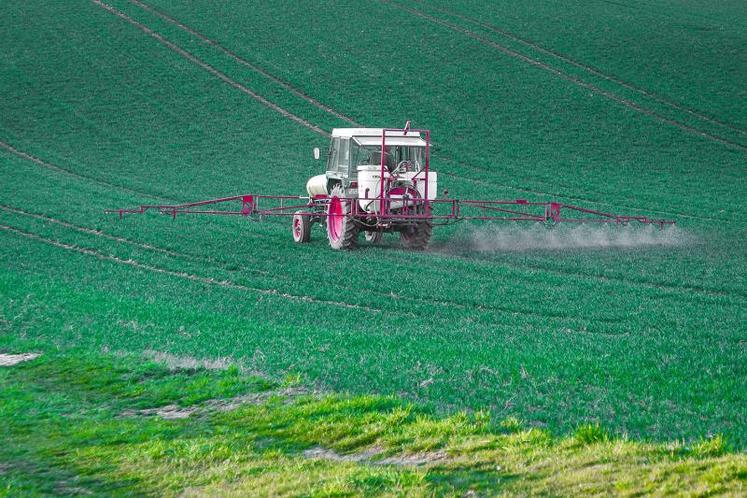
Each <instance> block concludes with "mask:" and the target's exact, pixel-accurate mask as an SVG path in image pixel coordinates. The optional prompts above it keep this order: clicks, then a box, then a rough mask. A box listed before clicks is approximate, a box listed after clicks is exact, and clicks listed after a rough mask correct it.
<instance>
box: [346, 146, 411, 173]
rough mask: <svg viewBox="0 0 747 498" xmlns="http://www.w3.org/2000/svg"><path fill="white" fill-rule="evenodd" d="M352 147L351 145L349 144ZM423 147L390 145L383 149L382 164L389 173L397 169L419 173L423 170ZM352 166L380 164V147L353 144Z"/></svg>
mask: <svg viewBox="0 0 747 498" xmlns="http://www.w3.org/2000/svg"><path fill="white" fill-rule="evenodd" d="M351 145H352V144H351ZM424 154H425V147H420V146H413V145H390V146H387V147H386V148H385V152H384V164H385V165H386V167H387V168H388V169H389V171H392V170H394V169H395V168H397V167H400V169H404V170H407V171H420V170H421V169H423V167H424V166H423V156H424ZM352 158H353V164H354V165H355V166H356V167H357V166H362V165H364V164H375V165H379V164H381V145H358V144H355V146H354V150H353V151H352Z"/></svg>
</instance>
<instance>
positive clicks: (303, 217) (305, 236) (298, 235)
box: [293, 211, 312, 244]
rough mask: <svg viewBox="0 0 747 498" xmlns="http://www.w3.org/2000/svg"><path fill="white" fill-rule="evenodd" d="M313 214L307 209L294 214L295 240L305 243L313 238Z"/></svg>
mask: <svg viewBox="0 0 747 498" xmlns="http://www.w3.org/2000/svg"><path fill="white" fill-rule="evenodd" d="M311 225H312V221H311V215H310V214H309V213H307V212H306V211H296V213H295V214H294V215H293V240H294V241H295V242H296V243H297V244H305V243H307V242H309V241H310V240H311Z"/></svg>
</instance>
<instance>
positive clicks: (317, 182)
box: [306, 175, 327, 197]
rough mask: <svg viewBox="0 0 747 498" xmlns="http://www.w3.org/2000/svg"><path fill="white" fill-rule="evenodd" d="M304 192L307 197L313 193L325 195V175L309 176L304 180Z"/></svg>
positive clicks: (313, 194)
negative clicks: (306, 193) (307, 179)
mask: <svg viewBox="0 0 747 498" xmlns="http://www.w3.org/2000/svg"><path fill="white" fill-rule="evenodd" d="M306 192H308V193H309V197H314V196H315V195H327V175H316V176H312V177H311V178H309V181H308V182H306Z"/></svg>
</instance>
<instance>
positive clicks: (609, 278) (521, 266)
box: [432, 250, 747, 299]
mask: <svg viewBox="0 0 747 498" xmlns="http://www.w3.org/2000/svg"><path fill="white" fill-rule="evenodd" d="M432 252H434V253H436V254H439V255H441V256H443V257H447V258H458V259H460V260H462V261H467V262H471V263H472V262H474V261H475V258H474V257H469V256H462V255H459V254H453V253H444V252H439V251H438V250H434V251H432ZM481 262H484V263H490V262H489V261H481ZM490 264H494V263H490ZM500 264H502V265H505V266H509V267H511V268H514V269H518V270H539V271H542V272H545V273H550V274H554V275H557V276H560V277H575V278H579V279H583V280H588V281H593V282H614V283H617V284H622V285H625V286H628V287H632V288H636V287H645V288H649V289H654V290H665V291H668V292H673V293H678V294H689V293H697V294H702V295H704V296H708V297H728V298H735V297H736V298H741V299H744V298H747V293H744V292H739V291H735V290H720V289H713V288H707V287H701V286H695V285H676V284H670V283H667V282H656V281H651V280H632V279H629V278H625V277H618V276H614V275H600V274H592V273H584V272H581V271H573V270H563V269H560V268H555V267H552V266H545V265H541V264H537V263H511V262H506V261H501V262H500ZM460 271H468V272H471V273H475V274H478V275H482V274H483V273H482V269H481V268H473V269H469V270H464V269H462V270H460Z"/></svg>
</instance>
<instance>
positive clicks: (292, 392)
mask: <svg viewBox="0 0 747 498" xmlns="http://www.w3.org/2000/svg"><path fill="white" fill-rule="evenodd" d="M306 394H309V391H308V390H306V389H304V388H301V387H289V388H287V389H283V390H282V391H263V392H261V393H250V394H244V395H242V396H236V397H234V398H228V399H211V400H208V401H206V402H205V403H204V404H203V405H202V406H203V407H204V408H208V409H213V410H218V411H221V412H228V411H231V410H235V409H236V408H239V407H240V406H241V405H260V404H262V403H264V402H266V401H267V400H269V399H270V398H273V397H279V398H283V399H284V400H285V401H290V400H291V399H292V398H295V397H298V396H303V395H306Z"/></svg>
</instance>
